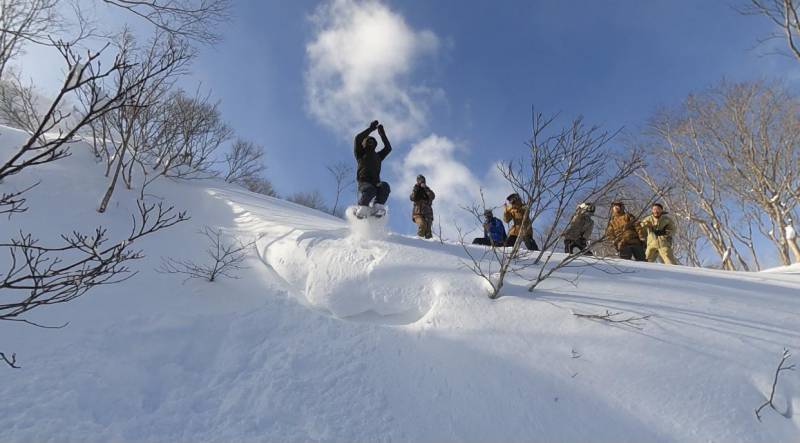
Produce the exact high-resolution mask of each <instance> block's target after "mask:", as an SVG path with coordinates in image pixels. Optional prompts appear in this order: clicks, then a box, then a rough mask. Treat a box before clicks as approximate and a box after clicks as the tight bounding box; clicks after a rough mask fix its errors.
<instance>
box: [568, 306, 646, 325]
mask: <svg viewBox="0 0 800 443" xmlns="http://www.w3.org/2000/svg"><path fill="white" fill-rule="evenodd" d="M572 315H574V316H575V317H578V318H585V319H589V320H599V321H604V322H608V323H614V324H619V325H622V326H627V327H630V328H633V329H638V330H641V329H643V328H644V326H643V325H642V322H643V321H645V320H647V319H649V318H650V317H651V316H650V315H642V316H635V315H632V316H628V317H619V316H620V315H622V312H611V311H609V310H606V312H605V313H604V314H581V313H578V312H573V313H572Z"/></svg>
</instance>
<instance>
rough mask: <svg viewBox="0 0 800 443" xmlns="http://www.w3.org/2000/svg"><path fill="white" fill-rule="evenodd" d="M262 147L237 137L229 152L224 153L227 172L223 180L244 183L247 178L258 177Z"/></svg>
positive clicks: (261, 166) (261, 169)
mask: <svg viewBox="0 0 800 443" xmlns="http://www.w3.org/2000/svg"><path fill="white" fill-rule="evenodd" d="M263 158H264V147H263V146H261V145H257V144H255V143H253V142H249V141H246V140H242V139H237V140H236V141H235V142H234V143H233V146H231V150H230V152H228V153H227V154H225V163H226V165H227V169H228V172H227V173H226V174H225V181H226V182H228V183H238V184H244V183H245V182H246V181H247V180H249V179H252V178H254V177H258V176H259V174H261V173H262V172H263V171H264V169H266V167H265V166H264V161H263Z"/></svg>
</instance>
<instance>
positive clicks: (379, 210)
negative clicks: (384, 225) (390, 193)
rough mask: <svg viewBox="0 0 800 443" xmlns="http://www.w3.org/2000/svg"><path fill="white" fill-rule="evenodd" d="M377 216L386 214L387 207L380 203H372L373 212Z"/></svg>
mask: <svg viewBox="0 0 800 443" xmlns="http://www.w3.org/2000/svg"><path fill="white" fill-rule="evenodd" d="M371 215H372V216H373V217H375V218H381V217H383V216H384V215H386V207H385V206H384V205H382V204H380V203H375V204H374V205H372V214H371Z"/></svg>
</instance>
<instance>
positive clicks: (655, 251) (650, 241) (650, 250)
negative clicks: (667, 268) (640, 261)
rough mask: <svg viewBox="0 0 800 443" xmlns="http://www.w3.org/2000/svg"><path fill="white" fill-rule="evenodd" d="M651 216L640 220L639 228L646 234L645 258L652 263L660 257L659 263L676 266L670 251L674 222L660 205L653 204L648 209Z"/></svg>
mask: <svg viewBox="0 0 800 443" xmlns="http://www.w3.org/2000/svg"><path fill="white" fill-rule="evenodd" d="M650 210H651V212H652V213H651V215H649V216H647V217H646V218H645V219H644V220H642V223H641V226H642V228H644V229H645V230H646V232H647V247H646V248H645V254H644V255H645V258H647V261H649V262H654V261H656V259H657V258H658V257H659V256H660V257H661V261H663V262H664V263H665V264H668V265H677V264H679V263H678V260H676V259H675V253H674V252H673V250H672V238H673V237H674V236H675V222H674V221H672V218H670V217H669V216H667V213H666V212H664V206H662V205H661V203H654V204H653V207H652V208H650Z"/></svg>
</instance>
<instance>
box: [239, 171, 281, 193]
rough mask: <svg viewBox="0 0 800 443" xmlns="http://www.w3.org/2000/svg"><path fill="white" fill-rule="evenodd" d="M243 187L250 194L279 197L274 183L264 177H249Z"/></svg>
mask: <svg viewBox="0 0 800 443" xmlns="http://www.w3.org/2000/svg"><path fill="white" fill-rule="evenodd" d="M243 185H244V187H245V188H247V190H248V191H250V192H255V193H258V194H263V195H266V196H269V197H278V193H277V192H275V188H274V187H273V186H272V182H271V181H269V180H267V179H266V178H264V177H261V176H257V177H249V178H247V179H245V180H244V182H243Z"/></svg>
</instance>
